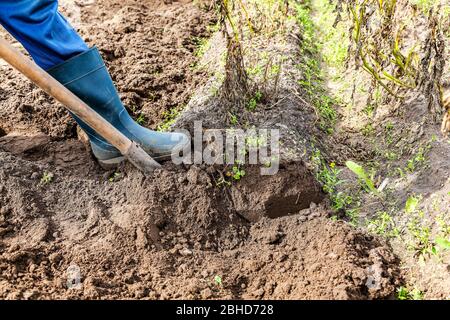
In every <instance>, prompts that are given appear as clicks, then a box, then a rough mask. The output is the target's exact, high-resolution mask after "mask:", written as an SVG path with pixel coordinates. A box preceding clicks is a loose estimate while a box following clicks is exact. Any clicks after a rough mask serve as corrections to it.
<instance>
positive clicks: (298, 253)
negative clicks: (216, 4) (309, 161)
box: [0, 0, 400, 299]
mask: <svg viewBox="0 0 450 320" xmlns="http://www.w3.org/2000/svg"><path fill="white" fill-rule="evenodd" d="M84 2H86V3H89V2H87V1H82V2H80V5H81V4H83V3H84ZM165 2H170V3H169V4H164V3H161V2H158V1H144V2H143V1H132V0H121V1H118V0H104V1H98V3H96V4H95V5H94V6H93V5H82V6H80V10H81V17H82V25H81V26H80V28H81V33H82V34H83V35H84V36H85V37H86V38H88V39H87V40H88V42H90V43H92V44H93V43H95V44H96V45H97V46H98V47H99V49H100V51H101V52H102V53H103V55H104V57H105V59H106V60H107V63H108V66H109V68H110V71H111V73H112V76H113V78H114V80H115V81H116V83H117V84H118V89H119V91H120V93H121V95H122V97H123V98H124V101H125V102H126V104H127V106H128V107H130V109H131V110H135V111H139V110H142V112H143V114H144V115H145V116H146V117H147V120H148V122H147V123H146V125H148V126H154V125H155V124H157V123H158V122H159V121H160V120H161V118H162V114H163V112H164V111H166V110H169V109H170V108H173V107H179V106H181V105H183V104H184V103H186V102H187V101H188V99H189V97H190V95H191V94H192V93H193V90H194V89H195V87H197V85H198V84H200V83H202V82H203V81H204V79H203V78H204V75H203V74H201V73H199V72H198V71H194V70H193V69H192V68H191V65H192V64H193V63H195V62H196V57H195V54H194V43H193V42H192V39H193V37H202V36H205V35H207V33H206V30H207V26H208V25H209V24H210V23H211V22H213V21H214V19H213V18H212V17H213V14H212V12H211V11H208V10H205V9H204V7H201V8H199V7H198V5H197V4H195V3H197V1H195V2H191V1H173V2H172V1H165ZM71 3H72V2H71ZM72 4H73V3H72ZM0 68H1V69H2V70H1V73H0V83H1V84H2V85H1V89H0V298H7V299H46V298H56V299H61V298H74V299H76V298H89V299H106V298H139V299H140V298H150V299H169V298H171V299H181V298H188V299H193V298H202V299H211V298H220V299H226V298H235V299H240V298H250V299H268V298H277V299H313V298H317V299H330V298H336V299H368V298H388V297H391V296H392V294H393V293H394V291H395V288H396V287H397V286H398V284H399V279H400V276H399V269H398V261H397V259H396V257H395V256H394V255H393V254H392V253H391V251H390V249H389V247H388V246H387V245H386V243H384V242H382V241H381V240H380V239H378V238H374V237H372V236H368V235H366V234H364V233H362V232H360V231H357V230H355V229H354V228H352V227H350V226H348V225H347V224H344V223H342V222H335V221H331V220H330V219H328V218H327V216H328V212H327V210H326V209H325V208H324V207H323V206H322V205H321V204H320V202H321V201H322V199H323V194H322V193H321V191H320V187H319V186H318V185H317V183H316V182H315V179H314V178H313V176H312V174H311V173H310V172H309V171H308V169H307V168H306V167H305V165H304V164H303V163H302V162H292V163H286V164H284V165H283V166H282V168H281V171H280V173H279V174H278V175H276V176H273V177H263V178H261V177H260V176H259V175H258V174H257V172H256V169H253V168H249V169H248V174H247V176H246V177H245V179H243V180H242V181H241V182H239V183H235V184H233V186H232V187H230V188H220V187H217V183H216V181H217V178H218V177H217V170H216V168H208V167H204V166H191V167H178V168H177V167H173V166H172V165H170V164H166V165H165V167H164V170H161V171H158V172H156V173H155V174H154V176H152V177H149V178H146V177H144V176H143V175H142V174H141V173H139V172H137V171H136V170H135V169H134V168H132V167H131V166H130V165H128V164H126V165H124V166H123V167H122V168H120V170H119V171H118V173H119V174H115V175H114V174H113V172H105V171H103V170H101V169H100V168H99V167H98V165H97V164H96V163H95V161H94V160H93V159H92V158H91V155H90V153H89V151H88V150H87V149H86V148H85V146H84V144H83V143H82V142H81V141H79V140H77V139H74V138H75V137H76V130H75V125H74V122H73V120H72V119H71V118H70V116H69V115H68V114H67V112H66V111H65V110H64V109H63V108H61V107H57V106H56V105H55V103H54V102H53V101H52V100H51V99H50V98H49V97H48V96H47V95H45V94H43V93H41V92H40V91H39V90H38V89H36V88H35V87H33V86H32V85H31V84H29V83H28V82H27V81H24V80H23V78H22V77H21V76H20V75H18V74H17V72H15V71H13V70H12V69H11V68H9V67H7V66H4V65H2V66H0ZM45 172H47V173H51V175H52V179H51V181H50V182H48V183H45V182H44V181H43V180H42V179H41V178H42V176H43V174H44V173H45ZM73 265H76V266H78V267H79V268H80V275H81V288H79V289H68V288H67V283H66V282H67V280H68V277H69V275H68V271H67V270H68V268H69V267H70V266H73ZM216 276H220V277H221V278H222V280H223V281H222V283H221V284H219V283H218V282H217V281H215V280H214V278H215V277H216Z"/></svg>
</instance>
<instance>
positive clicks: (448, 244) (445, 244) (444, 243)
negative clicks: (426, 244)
mask: <svg viewBox="0 0 450 320" xmlns="http://www.w3.org/2000/svg"><path fill="white" fill-rule="evenodd" d="M436 243H437V245H438V246H439V247H441V248H442V249H444V250H449V249H450V241H449V240H447V239H444V238H436Z"/></svg>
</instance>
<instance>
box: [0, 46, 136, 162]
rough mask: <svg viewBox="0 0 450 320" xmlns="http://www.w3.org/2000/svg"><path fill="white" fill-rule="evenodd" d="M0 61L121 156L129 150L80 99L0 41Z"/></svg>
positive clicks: (127, 141) (126, 142)
mask: <svg viewBox="0 0 450 320" xmlns="http://www.w3.org/2000/svg"><path fill="white" fill-rule="evenodd" d="M0 58H3V59H4V60H5V61H6V62H7V63H9V64H10V65H11V66H13V67H14V68H16V69H17V70H18V71H20V72H21V73H22V74H23V75H25V76H26V77H27V78H28V79H30V80H31V81H32V82H33V83H35V84H36V85H37V86H39V87H40V88H41V89H42V90H44V91H45V92H47V93H48V94H49V95H51V96H52V97H53V98H55V99H56V100H57V101H58V102H60V103H62V104H63V105H64V106H65V107H66V108H67V109H69V110H70V111H71V112H73V113H74V114H75V115H76V116H77V117H79V118H80V119H81V120H83V121H84V122H86V123H87V124H88V125H89V126H90V127H91V128H92V129H94V130H95V131H96V132H97V133H98V134H100V135H101V136H102V137H103V138H105V139H106V140H107V141H108V142H109V143H111V144H112V145H113V146H114V147H116V148H117V149H119V151H120V152H121V153H122V154H123V155H126V154H127V153H128V151H129V150H130V148H131V146H132V142H131V140H130V139H128V138H127V137H126V136H125V135H124V134H122V133H121V132H120V131H119V130H117V129H116V128H115V127H113V126H112V125H111V124H110V123H109V122H108V121H106V120H105V119H103V118H102V117H101V116H100V115H99V114H98V113H96V112H95V111H94V110H92V109H91V108H90V107H89V106H88V105H87V104H85V103H84V102H83V101H82V100H81V99H79V98H78V97H77V96H76V95H74V94H73V93H72V92H71V91H69V89H67V88H66V87H64V86H63V85H62V84H61V83H59V82H58V81H57V80H56V79H55V78H53V77H52V76H50V75H49V74H48V73H47V72H45V71H44V70H43V69H41V68H40V67H39V66H38V65H37V64H36V63H34V62H33V61H31V60H30V59H29V58H27V57H26V56H25V55H23V54H22V53H21V52H20V51H19V50H17V49H15V48H14V47H13V46H12V45H10V44H9V43H8V42H7V41H5V40H4V39H1V38H0Z"/></svg>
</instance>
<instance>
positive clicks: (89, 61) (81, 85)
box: [47, 47, 190, 168]
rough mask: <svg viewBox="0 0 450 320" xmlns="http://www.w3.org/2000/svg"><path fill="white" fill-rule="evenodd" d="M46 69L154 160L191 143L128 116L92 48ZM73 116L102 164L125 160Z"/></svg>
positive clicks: (175, 134) (181, 137)
mask: <svg viewBox="0 0 450 320" xmlns="http://www.w3.org/2000/svg"><path fill="white" fill-rule="evenodd" d="M47 72H48V73H49V74H50V75H51V76H53V77H54V78H55V79H56V80H58V81H59V82H61V83H62V84H63V85H64V86H65V87H67V88H68V89H69V90H70V91H72V92H73V93H74V94H75V95H76V96H78V97H79V98H80V99H81V100H83V101H84V102H85V103H86V104H87V105H89V106H90V107H91V108H92V109H94V110H95V111H96V112H97V113H99V114H100V115H101V116H102V117H103V118H105V119H106V120H107V121H108V122H109V123H111V124H112V125H113V126H114V127H115V128H117V129H118V130H119V131H120V132H122V133H123V134H124V135H126V136H127V137H128V138H130V139H131V140H133V141H135V142H137V143H138V144H139V145H140V146H141V147H142V148H143V149H144V150H145V151H146V152H147V153H149V154H150V155H151V156H152V157H153V158H155V159H156V160H158V159H160V160H162V159H167V158H170V156H171V154H172V151H174V150H182V149H183V148H184V147H185V146H187V145H188V144H189V143H190V140H189V138H188V137H187V136H186V135H184V134H182V133H163V132H156V131H152V130H149V129H147V128H144V127H141V126H140V125H139V124H137V123H136V122H135V121H134V120H133V119H132V118H131V117H130V115H129V114H128V112H127V111H126V109H125V107H124V106H123V104H122V102H121V101H120V98H119V95H118V93H117V90H116V88H115V86H114V84H113V81H112V79H111V77H110V75H109V73H108V71H107V69H106V66H105V63H104V62H103V60H102V58H101V56H100V53H99V52H98V50H97V48H95V47H94V48H92V49H89V50H88V51H86V52H83V53H81V54H79V55H77V56H75V57H73V58H71V59H69V60H67V61H65V62H63V63H61V64H59V65H57V66H55V67H53V68H51V69H49V70H47ZM74 118H75V120H76V121H77V123H78V124H79V125H80V127H81V128H82V129H83V130H84V131H85V132H86V133H87V135H88V136H89V139H90V143H91V147H92V151H93V153H94V155H95V157H96V158H97V159H98V161H99V163H100V164H101V165H102V166H103V167H105V168H111V167H113V166H115V165H117V164H119V163H120V162H122V161H123V160H124V157H123V156H122V155H121V153H120V152H119V150H117V149H116V148H115V147H114V146H112V145H111V144H109V143H108V142H107V141H106V140H105V139H103V138H102V137H101V136H100V135H99V134H97V133H96V132H95V131H94V130H93V129H91V128H90V127H89V126H88V125H87V124H86V123H84V122H83V121H81V120H80V119H78V118H77V117H76V116H74Z"/></svg>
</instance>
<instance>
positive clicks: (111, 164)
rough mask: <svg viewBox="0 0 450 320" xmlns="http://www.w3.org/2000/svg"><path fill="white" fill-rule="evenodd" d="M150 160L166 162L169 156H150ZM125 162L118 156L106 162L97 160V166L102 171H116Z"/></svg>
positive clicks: (123, 158)
mask: <svg viewBox="0 0 450 320" xmlns="http://www.w3.org/2000/svg"><path fill="white" fill-rule="evenodd" d="M152 158H153V159H154V160H159V161H166V160H169V159H170V158H171V154H169V155H160V156H152ZM125 160H126V158H125V157H123V156H120V157H117V158H112V159H108V160H98V159H97V161H98V164H99V165H100V167H101V168H102V169H104V170H112V169H116V168H117V167H118V166H119V165H120V164H121V163H122V162H124V161H125Z"/></svg>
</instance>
